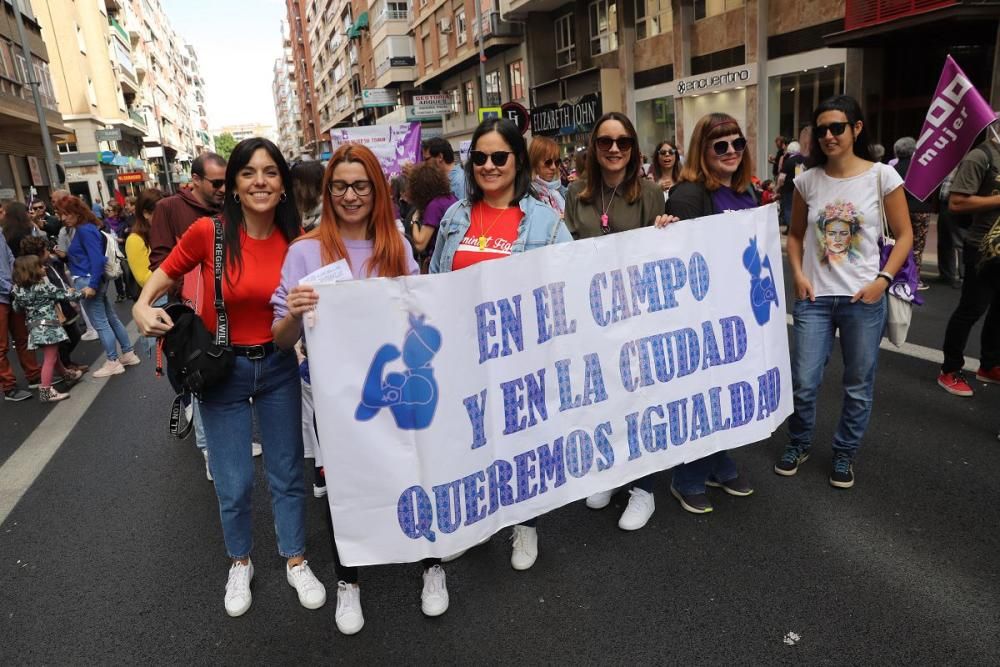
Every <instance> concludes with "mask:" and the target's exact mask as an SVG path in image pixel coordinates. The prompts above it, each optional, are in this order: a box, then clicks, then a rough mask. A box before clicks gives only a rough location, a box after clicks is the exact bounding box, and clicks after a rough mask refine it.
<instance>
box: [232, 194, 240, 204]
mask: <svg viewBox="0 0 1000 667" xmlns="http://www.w3.org/2000/svg"><path fill="white" fill-rule="evenodd" d="M233 201H234V202H236V203H237V204H239V203H240V196H239V194H234V195H233Z"/></svg>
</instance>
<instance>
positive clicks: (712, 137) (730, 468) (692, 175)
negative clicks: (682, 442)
mask: <svg viewBox="0 0 1000 667" xmlns="http://www.w3.org/2000/svg"><path fill="white" fill-rule="evenodd" d="M746 147H747V140H746V137H744V136H743V130H742V129H740V125H739V123H738V122H736V119H734V118H733V117H732V116H730V115H728V114H724V113H710V114H708V115H706V116H703V117H702V118H701V119H700V120H699V121H698V122H697V123H696V124H695V126H694V130H693V131H692V133H691V144H690V147H689V149H688V156H689V159H688V162H687V164H685V165H684V169H683V170H682V171H681V182H680V183H679V184H677V186H676V187H675V188H674V189H673V190H672V191H671V193H670V199H669V200H667V212H668V213H671V214H673V215H675V216H677V217H678V218H680V219H681V220H689V219H691V218H700V217H703V216H706V215H714V214H716V213H725V212H728V211H740V210H744V209H748V208H754V207H756V206H757V205H758V203H759V202H758V200H757V193H756V191H755V190H754V188H753V185H752V184H751V182H750V179H751V177H752V176H753V162H752V161H751V159H750V156H749V155H748V154H747V153H746ZM706 486H712V487H718V488H721V489H723V490H724V491H725V492H726V493H728V494H730V495H733V496H749V495H750V494H751V493H753V488H752V487H751V486H750V484H749V482H748V481H747V480H746V478H745V477H744V476H743V475H742V474H741V473H740V471H739V468H737V466H736V463H735V462H734V461H733V459H732V458H731V457H730V456H729V454H727V453H726V452H724V451H723V452H716V453H714V454H710V455H708V456H706V457H705V458H702V459H698V460H697V461H691V462H690V463H682V464H681V465H679V466H676V467H675V468H674V470H673V480H672V481H671V484H670V493H671V494H672V495H673V496H674V497H675V498H676V499H677V500H678V501H679V502H680V504H681V507H682V508H684V509H685V510H687V511H688V512H692V513H694V514H705V513H707V512H711V511H712V503H711V502H710V501H709V499H708V496H707V495H706V493H705V490H706V489H705V487H706Z"/></svg>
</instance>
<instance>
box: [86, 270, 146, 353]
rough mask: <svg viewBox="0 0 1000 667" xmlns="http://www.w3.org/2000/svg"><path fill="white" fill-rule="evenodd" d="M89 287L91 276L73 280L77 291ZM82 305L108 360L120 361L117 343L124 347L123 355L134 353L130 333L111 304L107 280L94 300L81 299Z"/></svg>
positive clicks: (98, 289)
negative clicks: (129, 337)
mask: <svg viewBox="0 0 1000 667" xmlns="http://www.w3.org/2000/svg"><path fill="white" fill-rule="evenodd" d="M89 286H90V277H89V276H80V277H74V278H73V287H75V288H76V289H77V290H79V291H82V290H83V288H84V287H89ZM80 303H82V304H83V310H84V311H86V313H87V317H88V318H90V323H91V324H93V325H94V329H96V330H97V335H98V336H99V337H100V339H101V345H102V346H103V347H104V354H105V355H107V357H108V359H111V360H115V359H118V348H117V346H116V345H115V343H116V342H117V343H118V345H121V346H122V354H125V353H126V352H131V351H132V343H131V342H130V341H129V339H128V332H127V331H125V325H124V324H122V321H121V320H120V319H118V314H117V313H116V312H115V308H114V305H112V303H111V297H110V296H108V281H107V280H103V279H102V280H101V285H100V286H99V287H98V288H97V294H96V295H95V296H94V298H92V299H81V300H80Z"/></svg>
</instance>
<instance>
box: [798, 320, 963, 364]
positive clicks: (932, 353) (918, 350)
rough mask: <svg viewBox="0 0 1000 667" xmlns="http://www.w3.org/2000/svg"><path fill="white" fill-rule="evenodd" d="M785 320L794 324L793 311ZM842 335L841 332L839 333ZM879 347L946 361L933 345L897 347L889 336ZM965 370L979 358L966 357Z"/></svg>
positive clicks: (907, 344)
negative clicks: (890, 340)
mask: <svg viewBox="0 0 1000 667" xmlns="http://www.w3.org/2000/svg"><path fill="white" fill-rule="evenodd" d="M785 320H786V321H787V322H788V326H792V325H793V324H794V323H795V318H793V317H792V315H791V313H788V314H787V315H785ZM837 337H838V338H839V337H840V334H839V333H838V334H837ZM879 347H880V348H881V349H883V350H888V351H889V352H895V353H896V354H902V355H905V356H907V357H913V358H914V359H923V360H924V361H931V362H934V363H935V364H937V365H938V366H940V365H941V364H943V363H944V353H943V352H942V351H941V350H936V349H934V348H932V347H924V346H923V345H914V344H913V343H903V344H902V345H901V346H899V347H896V346H895V345H893V344H892V343H890V342H889V339H888V338H883V339H882V343H881V345H879ZM963 370H967V371H969V372H970V373H975V372H976V371H977V370H979V359H974V358H973V357H966V358H965V367H964V369H963Z"/></svg>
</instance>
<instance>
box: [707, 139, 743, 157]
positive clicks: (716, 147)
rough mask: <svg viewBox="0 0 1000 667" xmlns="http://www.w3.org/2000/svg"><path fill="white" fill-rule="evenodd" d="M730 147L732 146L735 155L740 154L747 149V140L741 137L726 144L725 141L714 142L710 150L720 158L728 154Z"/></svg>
mask: <svg viewBox="0 0 1000 667" xmlns="http://www.w3.org/2000/svg"><path fill="white" fill-rule="evenodd" d="M730 146H732V147H733V150H734V151H736V152H737V153H742V152H743V151H745V150H746V149H747V140H746V139H744V138H743V137H736V138H735V139H733V141H732V142H728V141H725V140H723V141H716V142H715V143H714V144H712V150H713V151H715V154H716V155H718V156H719V157H721V156H723V155H725V154H726V153H728V152H729V147H730Z"/></svg>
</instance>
